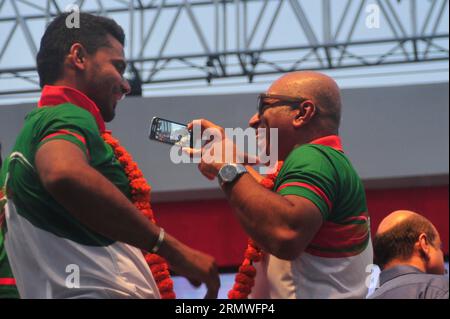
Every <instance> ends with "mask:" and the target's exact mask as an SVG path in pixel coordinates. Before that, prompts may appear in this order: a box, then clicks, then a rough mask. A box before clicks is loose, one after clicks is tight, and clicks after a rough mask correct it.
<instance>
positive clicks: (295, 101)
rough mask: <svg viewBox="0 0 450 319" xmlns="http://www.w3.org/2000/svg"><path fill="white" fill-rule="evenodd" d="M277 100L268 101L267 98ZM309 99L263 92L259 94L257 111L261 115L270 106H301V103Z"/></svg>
mask: <svg viewBox="0 0 450 319" xmlns="http://www.w3.org/2000/svg"><path fill="white" fill-rule="evenodd" d="M268 99H270V100H277V101H276V102H272V103H268V102H266V100H268ZM307 100H308V99H305V98H302V97H292V96H286V95H277V94H266V93H261V94H260V95H258V105H257V111H258V114H259V115H262V114H263V113H264V111H265V110H266V109H268V108H270V107H276V106H283V105H291V106H294V105H297V106H300V104H301V103H303V102H305V101H307Z"/></svg>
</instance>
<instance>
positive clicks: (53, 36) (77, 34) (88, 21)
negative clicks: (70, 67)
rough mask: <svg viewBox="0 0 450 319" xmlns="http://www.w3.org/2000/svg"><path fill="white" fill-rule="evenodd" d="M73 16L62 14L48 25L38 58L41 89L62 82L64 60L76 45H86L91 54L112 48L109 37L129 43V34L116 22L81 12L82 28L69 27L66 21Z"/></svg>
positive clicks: (122, 42)
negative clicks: (126, 38) (58, 81)
mask: <svg viewBox="0 0 450 319" xmlns="http://www.w3.org/2000/svg"><path fill="white" fill-rule="evenodd" d="M70 14H72V13H62V14H60V15H58V16H57V17H56V18H55V19H54V20H53V21H52V22H51V23H50V24H49V25H48V27H47V29H46V30H45V33H44V36H43V37H42V39H41V46H40V48H39V52H38V54H37V58H36V62H37V70H38V73H39V81H40V86H41V87H43V86H44V85H46V84H53V83H54V82H55V81H56V80H58V79H59V77H60V76H61V75H62V69H63V62H64V58H65V57H66V55H67V54H68V53H69V50H70V48H71V46H72V45H73V44H74V43H80V44H82V45H83V47H84V48H85V49H86V51H87V52H88V53H89V54H93V53H95V52H96V51H97V50H98V49H99V48H100V47H105V46H108V45H109V43H108V40H107V35H111V36H113V37H114V38H116V39H117V40H118V41H119V42H120V43H121V44H122V45H124V43H125V33H124V32H123V29H122V28H121V27H120V26H119V25H118V24H117V23H116V22H115V21H114V20H112V19H109V18H105V17H100V16H94V15H91V14H88V13H83V12H80V20H79V21H80V25H79V28H76V27H74V28H69V27H67V26H66V20H67V18H68V16H69V15H70ZM70 19H71V18H70V17H69V20H70Z"/></svg>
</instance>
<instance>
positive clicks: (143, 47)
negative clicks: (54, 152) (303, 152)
mask: <svg viewBox="0 0 450 319" xmlns="http://www.w3.org/2000/svg"><path fill="white" fill-rule="evenodd" d="M71 3H74V4H76V5H77V6H78V8H80V10H81V11H85V12H90V13H95V14H99V15H104V16H109V17H111V18H114V19H115V20H116V21H117V22H118V23H119V24H121V25H122V26H123V27H124V29H125V31H126V33H127V46H126V55H127V58H128V60H129V62H130V70H132V71H133V75H134V76H135V77H139V79H140V80H141V82H142V83H143V84H146V86H149V87H151V84H153V83H163V82H175V81H192V80H204V81H207V83H212V84H214V80H215V79H220V78H228V77H246V78H247V79H248V81H250V82H251V81H253V80H254V78H255V77H256V76H258V75H267V74H276V73H283V72H289V71H293V70H304V69H309V70H324V69H343V68H355V67H367V66H379V65H388V64H402V63H417V62H426V61H440V60H448V58H449V42H448V41H449V33H448V11H449V6H448V0H315V1H313V0H210V1H207V0H189V1H188V0H151V1H145V0H78V1H67V0H66V1H63V0H37V1H31V0H0V94H19V93H26V92H34V91H36V90H38V89H39V88H38V85H37V83H38V80H37V74H36V71H35V65H34V57H35V56H36V53H37V50H38V44H39V39H40V37H41V36H42V34H43V32H44V29H45V25H46V24H47V23H48V22H49V21H50V20H51V18H52V17H53V16H55V15H56V14H58V13H59V12H62V11H65V10H67V9H68V8H69V7H68V5H70V4H71ZM71 8H73V7H71Z"/></svg>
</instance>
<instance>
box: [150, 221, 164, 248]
mask: <svg viewBox="0 0 450 319" xmlns="http://www.w3.org/2000/svg"><path fill="white" fill-rule="evenodd" d="M164 235H165V231H164V228H162V227H160V228H159V236H158V241H157V242H156V244H155V246H153V248H152V250H151V253H152V254H156V253H157V252H158V250H159V248H161V245H162V243H163V241H164Z"/></svg>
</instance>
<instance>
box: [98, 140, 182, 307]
mask: <svg viewBox="0 0 450 319" xmlns="http://www.w3.org/2000/svg"><path fill="white" fill-rule="evenodd" d="M102 138H103V140H104V141H105V142H106V143H107V144H109V145H110V146H111V147H112V149H113V151H114V155H115V156H116V158H117V160H118V161H119V162H120V164H121V165H122V167H123V168H124V171H125V174H126V175H127V178H128V181H129V183H130V187H131V200H132V202H133V204H134V206H135V207H136V208H137V209H139V210H140V211H141V212H142V214H144V216H145V217H147V218H148V219H149V220H150V221H151V222H152V223H156V222H155V217H154V215H153V211H152V208H151V206H150V191H151V187H150V185H149V184H148V183H147V181H146V180H145V178H144V175H143V174H142V171H141V170H140V169H139V168H138V166H137V164H136V163H135V162H133V158H132V157H131V155H130V154H129V153H128V152H127V151H126V150H125V148H124V147H122V146H120V144H119V141H118V140H117V139H115V138H114V137H112V136H111V133H110V132H106V133H103V134H102ZM144 257H145V261H146V262H147V264H148V265H149V267H150V270H151V271H152V274H153V278H155V281H156V284H157V285H158V289H159V293H160V295H161V298H162V299H175V297H176V296H175V292H174V290H173V281H172V279H171V278H170V272H169V266H168V265H167V262H166V261H165V260H164V258H162V257H160V256H158V255H157V254H149V253H146V252H144Z"/></svg>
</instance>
